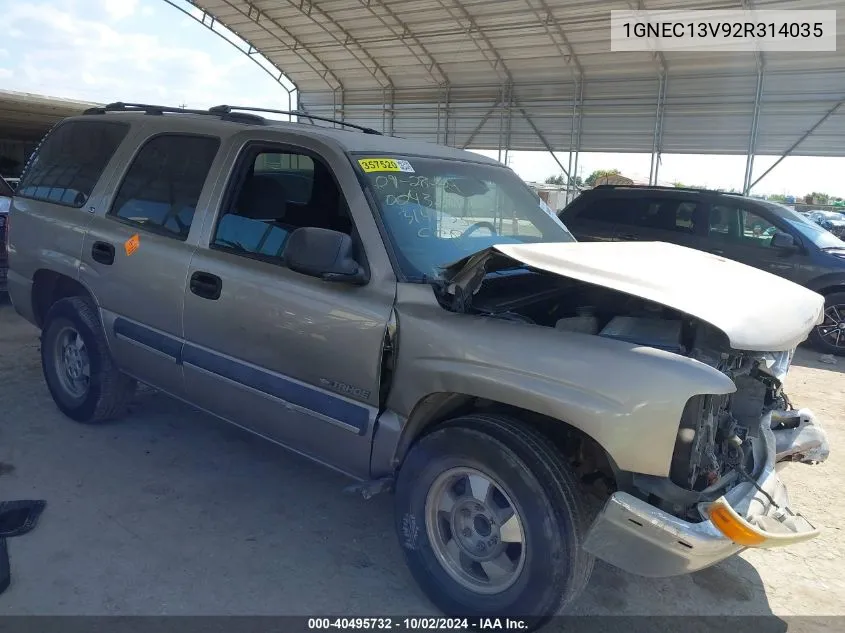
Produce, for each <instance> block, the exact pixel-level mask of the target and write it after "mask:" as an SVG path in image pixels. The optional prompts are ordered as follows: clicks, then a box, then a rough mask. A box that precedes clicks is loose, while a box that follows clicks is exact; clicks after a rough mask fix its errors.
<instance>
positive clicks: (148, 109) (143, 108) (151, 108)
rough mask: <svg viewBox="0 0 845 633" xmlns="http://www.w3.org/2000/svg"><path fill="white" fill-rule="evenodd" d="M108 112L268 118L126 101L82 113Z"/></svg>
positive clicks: (237, 119)
mask: <svg viewBox="0 0 845 633" xmlns="http://www.w3.org/2000/svg"><path fill="white" fill-rule="evenodd" d="M106 112H143V113H144V114H150V115H162V114H164V113H165V112H173V113H180V114H202V115H206V116H217V117H220V118H221V119H222V120H224V121H231V122H233V123H251V124H254V125H266V124H267V120H266V119H265V118H264V117H261V116H258V115H257V114H247V113H245V112H222V111H221V112H216V111H214V109H213V108H212V109H209V110H192V109H190V108H174V107H172V106H161V105H153V104H149V103H124V102H122V101H116V102H115V103H109V104H107V105H104V106H99V107H95V108H88V109H87V110H85V111H84V112H83V113H82V114H105V113H106Z"/></svg>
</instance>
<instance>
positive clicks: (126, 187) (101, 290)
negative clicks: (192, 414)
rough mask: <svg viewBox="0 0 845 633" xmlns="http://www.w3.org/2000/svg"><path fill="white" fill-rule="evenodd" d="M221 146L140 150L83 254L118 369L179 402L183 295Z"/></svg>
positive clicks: (181, 140) (183, 140)
mask: <svg viewBox="0 0 845 633" xmlns="http://www.w3.org/2000/svg"><path fill="white" fill-rule="evenodd" d="M137 146H138V144H132V147H133V148H134V147H137ZM219 146H220V140H219V139H218V138H216V137H211V136H194V135H186V134H159V135H156V136H153V137H151V138H148V139H147V140H146V141H144V142H143V143H142V144H140V149H138V151H137V152H136V153H135V155H134V156H132V157H129V156H127V157H126V158H127V159H130V158H131V162H130V164H129V167H128V169H127V170H126V172H125V173H124V174H119V175H116V178H120V179H121V182H120V186H119V188H118V189H117V193H116V194H115V196H114V199H113V200H112V201H111V204H110V206H109V208H108V209H100V210H98V211H97V212H96V215H95V217H94V218H93V219H92V222H91V225H90V227H89V230H88V233H87V235H86V236H85V241H84V244H83V249H82V266H81V267H80V278H81V279H82V281H83V282H84V283H85V284H86V285H87V286H88V287H89V288H90V289H91V290H92V291H93V293H94V295H95V296H96V298H97V301H98V302H99V304H100V309H101V315H102V319H103V325H104V328H105V332H106V336H107V337H108V340H109V348H110V350H111V353H112V356H113V357H114V359H115V361H116V362H117V364H118V366H119V367H120V368H121V369H123V370H124V371H125V372H127V373H128V374H131V375H132V376H135V377H136V378H138V379H139V380H141V381H143V382H146V383H148V384H151V385H153V386H155V387H157V388H158V389H161V390H162V391H166V392H168V393H170V394H172V395H175V396H178V397H183V396H184V385H183V380H182V370H181V366H180V365H179V358H180V353H181V348H182V297H183V294H184V290H185V278H186V275H187V272H188V262H189V261H190V259H191V253H192V252H193V250H194V246H193V245H192V244H191V243H189V242H188V241H187V238H188V235H189V232H190V231H191V228H192V225H194V222H193V220H194V212H195V210H196V209H197V208H198V206H199V205H200V203H201V200H200V198H201V194H202V192H203V187H204V183H205V182H206V179H207V177H208V174H209V171H210V168H211V165H212V162H213V161H214V158H215V156H216V154H217V151H218V148H219ZM197 224H198V223H197Z"/></svg>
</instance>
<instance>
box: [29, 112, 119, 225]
mask: <svg viewBox="0 0 845 633" xmlns="http://www.w3.org/2000/svg"><path fill="white" fill-rule="evenodd" d="M128 131H129V126H128V125H126V124H124V123H117V122H114V121H109V122H107V121H78V120H76V121H68V122H66V123H61V124H59V125H58V126H57V127H56V128H54V129H53V130H52V131H51V132H50V133H49V134H48V135H47V137H46V138H45V139H44V141H43V143H42V144H41V147H40V148H39V149H38V150H37V151H36V153H35V155H34V156H33V157H32V160H31V161H30V163H29V165H27V168H26V171H25V172H24V174H23V177H22V178H21V182H20V184H19V185H18V188H17V192H16V194H17V195H18V196H20V197H24V198H33V199H35V200H44V201H47V202H55V203H57V204H63V205H66V206H70V207H76V208H79V207H81V206H83V205H84V204H85V203H86V202H87V201H88V198H89V196H90V195H91V192H92V191H93V190H94V186H95V185H96V184H97V181H98V180H99V179H100V176H101V175H102V173H103V170H104V169H105V168H106V165H107V164H108V162H109V160H111V157H112V156H113V155H114V153H115V151H116V150H117V147H118V145H120V143H121V141H122V140H123V139H124V137H125V136H126V133H127V132H128Z"/></svg>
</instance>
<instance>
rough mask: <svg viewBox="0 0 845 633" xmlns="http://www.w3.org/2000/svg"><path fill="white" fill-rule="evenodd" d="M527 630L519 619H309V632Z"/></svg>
mask: <svg viewBox="0 0 845 633" xmlns="http://www.w3.org/2000/svg"><path fill="white" fill-rule="evenodd" d="M529 628H530V625H529V623H528V622H527V621H525V620H521V619H519V618H437V617H435V618H427V617H418V618H391V617H387V618H308V630H310V631H330V630H343V629H345V630H358V631H361V630H374V631H466V630H468V629H473V630H479V631H485V630H489V631H507V630H510V631H521V630H528V629H529Z"/></svg>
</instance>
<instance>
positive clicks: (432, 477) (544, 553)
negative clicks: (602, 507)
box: [395, 414, 594, 629]
mask: <svg viewBox="0 0 845 633" xmlns="http://www.w3.org/2000/svg"><path fill="white" fill-rule="evenodd" d="M464 467H467V468H472V469H475V470H477V471H480V472H481V473H483V474H485V475H487V476H492V477H493V478H494V479H495V480H496V482H497V485H501V487H502V489H503V492H505V493H506V494H507V496H508V497H509V498H510V500H511V501H512V504H513V507H514V509H515V510H516V511H517V513H518V515H519V517H520V518H521V520H522V526H523V527H522V533H524V545H522V547H524V563H523V565H522V567H521V568H520V571H519V572H518V576H517V577H516V580H515V581H513V584H512V585H511V586H509V587H507V588H505V589H504V590H502V591H501V592H499V593H494V594H485V593H480V592H477V591H472V590H470V589H468V588H467V587H466V586H465V585H462V584H461V583H459V582H457V581H456V580H455V579H454V577H453V575H450V572H449V571H447V570H446V568H445V567H444V566H443V565H442V564H441V563H440V561H439V560H438V558H437V554H435V552H434V550H433V547H432V543H431V538H430V535H429V531H428V526H427V522H426V499H427V496H428V494H429V489H430V488H432V486H433V484H435V482H436V481H437V480H438V478H439V477H441V475H442V474H443V473H446V472H452V470H451V469H454V468H464ZM581 495H582V493H581V492H580V491H579V489H578V485H577V483H576V478H575V475H574V474H573V472H572V470H571V469H570V467H569V465H568V464H567V463H566V461H565V459H564V458H563V456H562V455H561V454H560V452H559V451H558V450H557V449H556V448H555V446H554V445H553V444H552V443H551V442H550V441H549V440H548V438H546V437H545V436H544V435H542V434H541V433H539V432H538V431H536V430H534V429H532V428H530V427H527V426H526V425H524V424H521V423H520V422H519V421H518V420H515V419H512V418H508V417H505V416H499V415H481V414H472V415H467V416H463V417H460V418H456V419H454V420H450V421H449V422H447V423H445V424H443V425H442V426H440V427H438V428H437V429H436V430H434V431H433V432H431V433H430V434H428V435H425V436H423V437H422V438H421V439H420V440H419V441H418V442H417V443H415V444H414V445H413V446H412V447H411V449H410V451H409V452H408V455H407V457H406V459H405V461H404V463H403V464H402V467H401V468H400V470H399V474H398V477H397V481H396V516H395V524H396V530H397V533H398V535H399V540H400V543H401V545H402V548H403V552H404V554H405V560H406V562H407V564H408V567H409V568H410V570H411V574H412V575H413V576H414V579H415V580H416V581H417V583H418V584H419V585H420V587H421V588H422V590H423V592H424V593H425V594H426V595H427V596H428V598H429V599H430V600H431V601H432V602H433V603H434V604H435V606H437V607H438V608H439V609H440V610H441V611H442V612H443V613H445V614H446V615H447V616H450V617H467V618H480V617H492V618H495V617H500V618H505V617H512V618H524V619H525V621H526V623H527V624H529V625H530V628H531V629H534V628H537V627H539V626H541V625H542V624H544V623H545V622H546V621H547V620H548V619H549V618H550V617H552V616H553V615H555V614H557V613H558V611H559V610H560V609H562V608H563V607H565V606H567V605H569V604H571V603H572V602H573V601H574V600H575V599H576V598H577V596H578V595H579V594H580V593H581V592H582V591H583V590H584V588H585V587H586V585H587V582H588V581H589V578H590V574H591V573H592V569H593V562H594V559H593V557H592V556H590V555H589V554H587V553H586V552H585V551H584V550H583V549H582V547H581V546H582V543H583V540H584V535H585V532H586V529H587V528H588V527H589V526H588V524H587V513H586V510H585V508H584V504H583V501H582V496H581ZM456 512H457V510H456ZM438 516H439V515H438ZM504 540H505V539H504V538H502V541H504Z"/></svg>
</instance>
